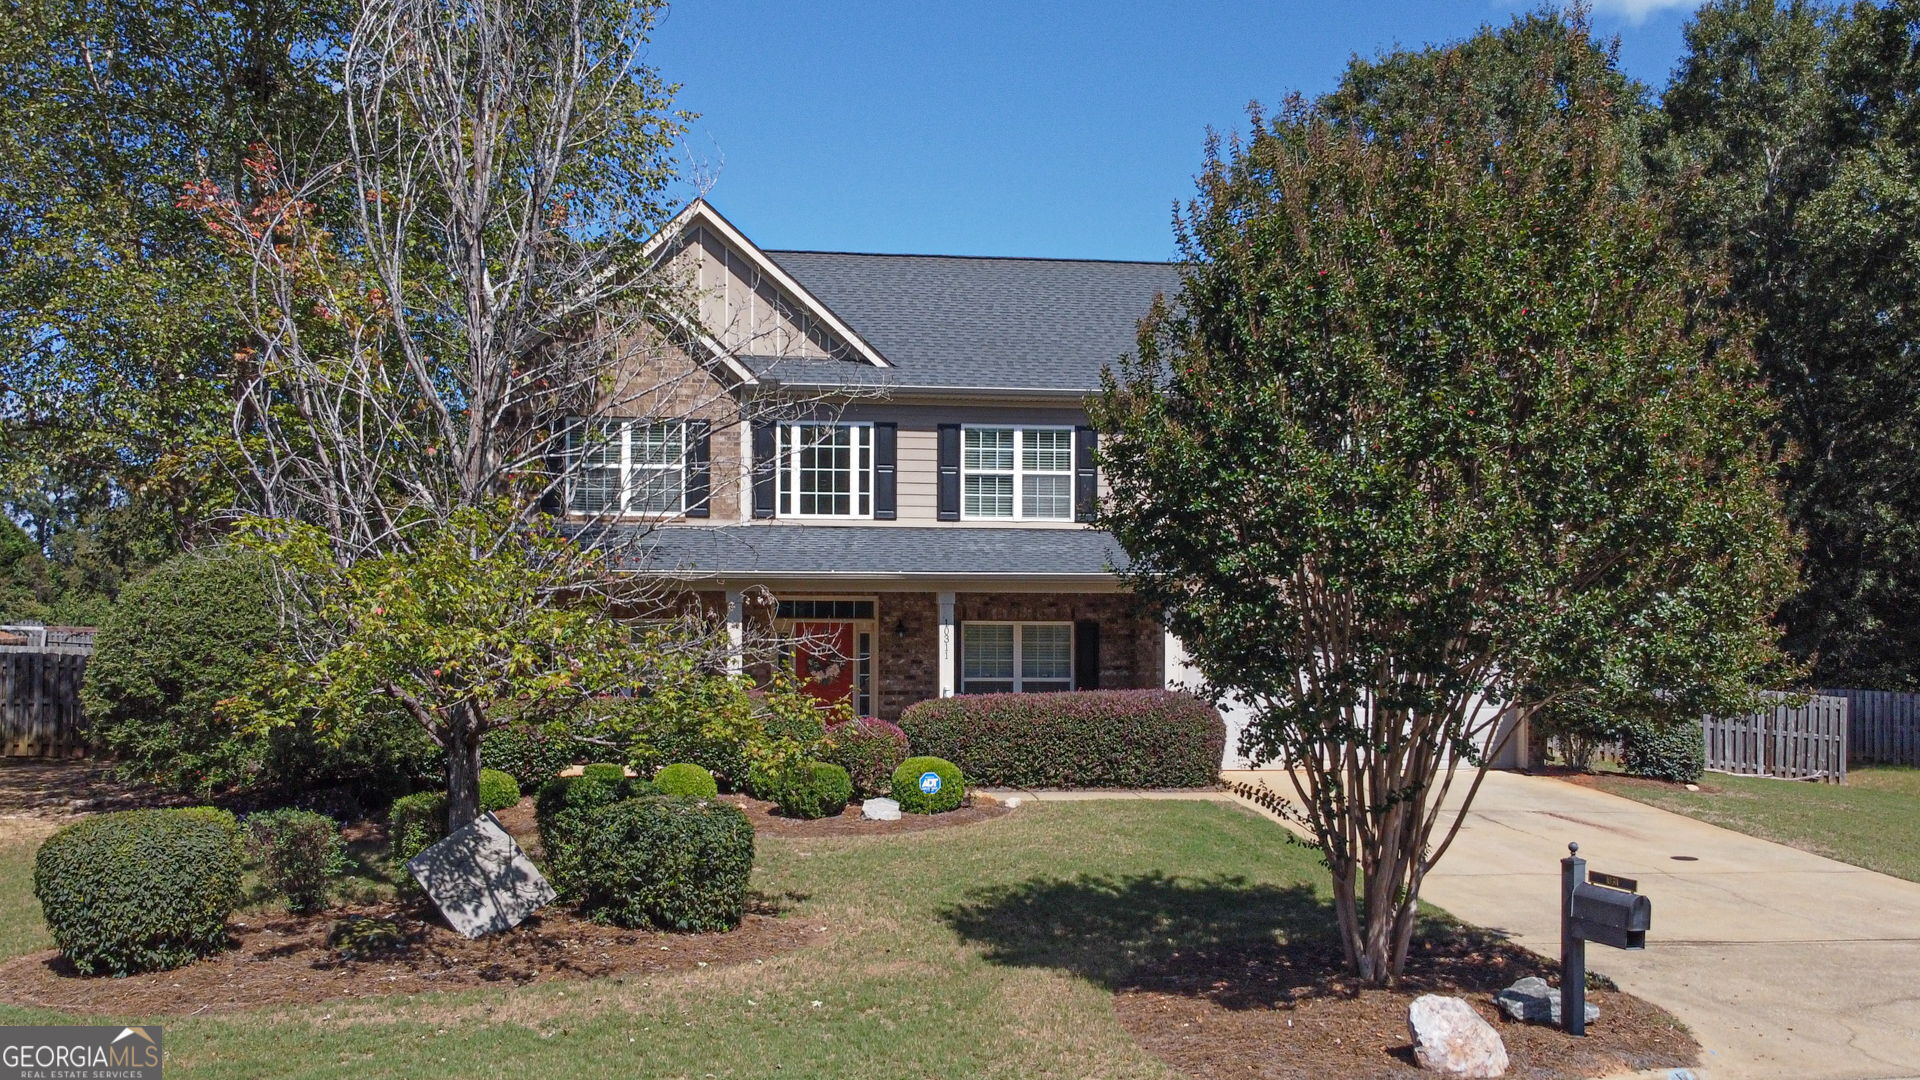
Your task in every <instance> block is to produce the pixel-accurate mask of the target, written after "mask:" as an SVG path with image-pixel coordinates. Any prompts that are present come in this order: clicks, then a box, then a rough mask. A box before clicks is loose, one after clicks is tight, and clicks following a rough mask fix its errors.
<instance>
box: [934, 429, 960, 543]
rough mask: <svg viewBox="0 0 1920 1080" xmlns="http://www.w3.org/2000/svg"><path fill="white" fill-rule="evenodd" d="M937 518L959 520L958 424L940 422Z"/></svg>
mask: <svg viewBox="0 0 1920 1080" xmlns="http://www.w3.org/2000/svg"><path fill="white" fill-rule="evenodd" d="M939 433H940V441H939V450H940V482H939V495H940V500H939V507H938V509H939V515H938V516H939V518H940V520H941V521H959V520H960V425H959V424H941V425H940V429H939Z"/></svg>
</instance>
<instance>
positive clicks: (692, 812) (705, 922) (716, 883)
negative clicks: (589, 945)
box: [580, 796, 753, 931]
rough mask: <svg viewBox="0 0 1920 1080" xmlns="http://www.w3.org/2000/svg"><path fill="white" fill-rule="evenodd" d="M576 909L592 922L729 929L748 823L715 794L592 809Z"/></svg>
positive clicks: (749, 859)
mask: <svg viewBox="0 0 1920 1080" xmlns="http://www.w3.org/2000/svg"><path fill="white" fill-rule="evenodd" d="M584 846H585V847H586V849H587V850H588V851H590V852H591V853H592V857H591V858H589V859H587V860H585V861H584V863H583V865H582V866H581V867H580V874H581V882H580V883H581V889H580V908H581V910H582V911H583V912H585V913H586V914H587V915H589V916H591V917H592V918H593V919H595V920H596V921H599V922H607V923H612V924H613V925H615V926H625V927H631V928H646V927H652V928H657V929H661V930H686V931H717V930H731V929H733V928H734V927H735V926H738V925H739V924H740V917H741V915H743V914H744V913H745V912H746V906H747V879H748V877H749V876H750V875H751V874H752V872H753V824H752V823H751V822H749V821H748V820H747V815H746V814H744V813H742V812H741V811H740V808H739V807H736V806H733V805H731V804H728V803H723V802H720V801H719V800H717V799H676V798H669V797H665V796H660V797H654V798H639V799H627V800H625V801H623V802H618V803H614V804H613V805H611V806H607V807H603V808H601V809H599V810H596V811H594V812H593V813H592V814H591V815H590V817H589V820H588V824H587V828H586V831H585V836H584Z"/></svg>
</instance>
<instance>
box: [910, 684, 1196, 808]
mask: <svg viewBox="0 0 1920 1080" xmlns="http://www.w3.org/2000/svg"><path fill="white" fill-rule="evenodd" d="M900 727H901V728H902V729H903V730H904V731H905V732H906V733H907V739H908V741H909V742H910V743H911V744H912V746H913V752H914V753H915V754H923V755H932V756H935V757H942V758H946V759H947V760H949V761H951V762H953V763H954V764H956V765H958V766H960V768H961V770H962V771H963V772H965V774H966V778H967V783H969V784H976V785H982V786H987V787H1028V788H1036V787H1037V788H1049V787H1069V788H1106V787H1120V788H1161V787H1168V788H1179V787H1206V786H1208V785H1211V784H1214V783H1217V782H1218V781H1219V776H1220V755H1221V751H1222V750H1223V749H1224V748H1225V746H1226V740H1227V729H1226V724H1225V722H1224V721H1222V720H1221V719H1220V714H1219V712H1218V711H1217V710H1215V709H1214V707H1213V706H1212V705H1209V704H1207V703H1206V702H1204V701H1201V700H1199V699H1198V698H1195V697H1193V696H1192V695H1190V694H1181V693H1175V692H1173V691H1170V690H1080V691H1074V692H1071V693H1057V694H976V695H963V696H961V697H950V698H936V699H934V700H931V701H922V702H920V703H919V704H917V705H914V706H912V707H911V708H909V709H908V710H907V711H906V713H905V714H903V715H902V716H901V717H900Z"/></svg>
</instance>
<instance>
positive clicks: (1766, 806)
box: [1600, 766, 1920, 881]
mask: <svg viewBox="0 0 1920 1080" xmlns="http://www.w3.org/2000/svg"><path fill="white" fill-rule="evenodd" d="M1701 783H1702V784H1703V785H1704V786H1706V787H1709V788H1714V789H1717V790H1713V791H1688V790H1686V789H1685V788H1682V787H1675V786H1669V785H1653V784H1649V783H1645V782H1635V781H1631V780H1626V779H1622V778H1618V777H1602V778H1601V779H1600V786H1601V787H1602V788H1604V789H1605V790H1607V791H1611V792H1613V793H1614V794H1616V795H1624V796H1626V797H1627V798H1629V799H1638V800H1639V801H1641V802H1644V803H1651V804H1652V805H1654V806H1658V807H1660V808H1661V809H1663V810H1672V811H1674V812H1676V813H1681V814H1686V815H1687V816H1689V817H1696V818H1699V819H1700V820H1701V821H1705V822H1710V823H1711V824H1714V825H1720V826H1724V827H1726V828H1729V829H1734V830H1737V831H1739V832H1743V833H1747V834H1749V835H1752V836H1758V837H1761V838H1763V839H1767V840H1773V841H1776V842H1778V843H1782V844H1790V845H1792V846H1793V847H1797V848H1801V849H1803V850H1805V851H1811V852H1814V853H1816V854H1819V855H1825V856H1827V857H1828V858H1833V859H1839V860H1840V861H1841V862H1847V863H1852V864H1853V865H1855V866H1864V867H1866V868H1867V869H1869V870H1878V871H1879V872H1881V873H1883V874H1892V875H1894V876H1895V877H1903V878H1906V879H1907V880H1908V881H1920V769H1914V768H1900V767H1897V766H1874V767H1868V768H1858V769H1852V770H1849V771H1848V773H1847V782H1846V783H1845V784H1808V783H1800V782H1796V781H1789V780H1767V779H1762V778H1758V777H1751V776H1726V775H1722V774H1720V773H1708V774H1707V775H1706V778H1705V779H1703V780H1702V781H1701Z"/></svg>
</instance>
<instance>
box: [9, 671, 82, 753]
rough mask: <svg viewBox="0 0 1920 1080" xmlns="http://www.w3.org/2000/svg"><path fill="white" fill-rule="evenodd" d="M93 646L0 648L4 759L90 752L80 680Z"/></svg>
mask: <svg viewBox="0 0 1920 1080" xmlns="http://www.w3.org/2000/svg"><path fill="white" fill-rule="evenodd" d="M92 652H93V647H92V646H91V645H44V646H35V645H0V755H4V756H7V757H77V756H79V755H81V754H84V753H86V749H87V737H86V722H85V719H84V718H83V717H82V716H81V715H80V679H81V676H82V675H83V674H85V672H86V669H87V657H88V655H90V654H91V653H92Z"/></svg>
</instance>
